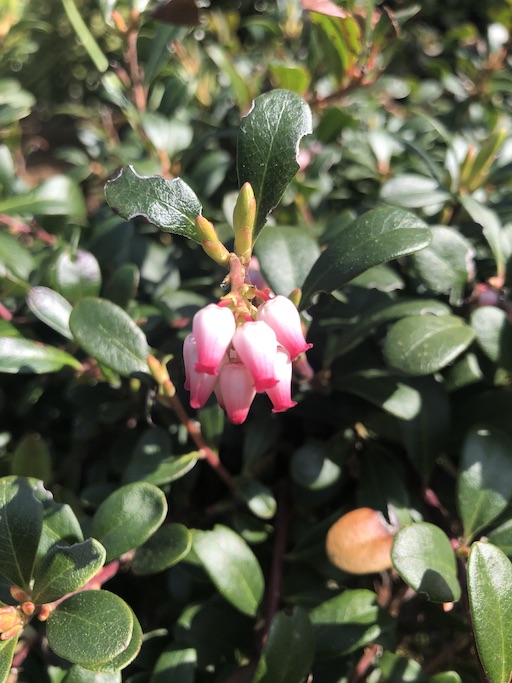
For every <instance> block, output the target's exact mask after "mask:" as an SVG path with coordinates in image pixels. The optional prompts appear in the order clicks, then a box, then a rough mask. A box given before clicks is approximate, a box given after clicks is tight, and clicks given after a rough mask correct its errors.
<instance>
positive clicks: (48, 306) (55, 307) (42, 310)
mask: <svg viewBox="0 0 512 683" xmlns="http://www.w3.org/2000/svg"><path fill="white" fill-rule="evenodd" d="M27 306H28V307H29V308H30V310H31V311H32V313H33V314H34V315H35V316H36V317H37V318H39V320H41V322H43V323H45V324H46V325H48V326H49V327H51V328H52V330H55V331H56V332H58V333H59V334H62V336H63V337H67V339H73V335H72V334H71V330H70V329H69V316H70V315H71V311H72V310H73V307H72V306H71V304H70V303H69V301H67V300H66V299H65V298H64V297H63V296H61V295H60V294H59V293H58V292H55V291H54V290H53V289H50V288H49V287H32V289H31V290H30V292H29V293H28V294H27Z"/></svg>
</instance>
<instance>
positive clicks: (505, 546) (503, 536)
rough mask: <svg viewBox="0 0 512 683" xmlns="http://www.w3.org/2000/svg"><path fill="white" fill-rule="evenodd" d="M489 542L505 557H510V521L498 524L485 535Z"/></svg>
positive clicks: (511, 534) (511, 541)
mask: <svg viewBox="0 0 512 683" xmlns="http://www.w3.org/2000/svg"><path fill="white" fill-rule="evenodd" d="M487 537H488V539H489V542H490V543H492V544H493V545H497V546H498V548H499V549H500V550H502V551H503V552H504V553H505V555H506V556H507V557H512V519H507V521H506V522H503V524H500V525H499V526H497V527H496V528H495V529H493V530H492V531H491V532H490V533H489V534H487Z"/></svg>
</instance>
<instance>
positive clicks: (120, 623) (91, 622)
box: [46, 590, 133, 667]
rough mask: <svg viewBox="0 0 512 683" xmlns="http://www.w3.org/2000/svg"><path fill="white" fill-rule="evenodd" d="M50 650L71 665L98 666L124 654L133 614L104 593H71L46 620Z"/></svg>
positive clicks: (120, 602) (111, 595) (101, 591)
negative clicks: (71, 663)
mask: <svg viewBox="0 0 512 683" xmlns="http://www.w3.org/2000/svg"><path fill="white" fill-rule="evenodd" d="M46 633H47V636H48V643H49V645H50V647H51V648H52V650H53V651H54V652H55V653H56V654H58V655H59V657H64V659H67V660H68V661H70V662H73V663H74V664H81V665H84V666H85V667H87V664H88V663H89V664H91V663H92V664H101V663H103V662H108V661H109V660H112V659H114V658H115V657H117V656H118V655H119V654H121V653H122V652H124V651H125V650H126V648H127V647H128V645H129V644H130V641H131V639H132V633H133V613H132V611H131V609H130V608H129V607H128V605H127V604H126V603H125V602H124V601H123V600H121V598H119V597H118V596H117V595H114V594H113V593H109V592H108V591H104V590H95V591H83V592H81V593H75V595H71V596H70V597H69V598H66V600H64V601H63V602H61V603H60V604H59V605H58V606H57V608H56V609H55V611H54V612H53V614H52V615H51V616H50V617H49V619H48V621H47V628H46Z"/></svg>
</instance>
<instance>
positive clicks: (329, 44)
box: [311, 6, 362, 82]
mask: <svg viewBox="0 0 512 683" xmlns="http://www.w3.org/2000/svg"><path fill="white" fill-rule="evenodd" d="M342 12H343V14H342V16H340V15H337V16H328V14H327V13H324V12H323V11H322V6H320V8H319V11H318V12H312V14H311V20H312V22H313V23H314V25H315V26H317V27H318V28H319V30H320V37H319V43H320V45H321V46H322V49H323V51H324V53H325V56H326V61H327V63H328V65H329V67H330V71H331V73H332V74H333V76H334V77H335V78H337V79H338V80H339V81H340V82H341V81H342V79H343V76H344V75H346V74H348V73H350V70H351V68H352V67H353V66H354V64H355V62H356V61H357V58H358V56H359V55H360V53H361V50H362V44H361V29H360V27H359V25H358V23H357V22H356V20H355V19H354V17H353V16H352V15H351V14H349V12H347V11H345V10H342Z"/></svg>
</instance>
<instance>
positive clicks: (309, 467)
mask: <svg viewBox="0 0 512 683" xmlns="http://www.w3.org/2000/svg"><path fill="white" fill-rule="evenodd" d="M290 474H291V477H292V479H293V480H294V481H295V483H296V484H298V485H299V486H302V487H303V488H306V489H309V490H312V491H316V490H320V489H324V488H327V487H328V486H331V485H332V484H334V483H335V482H336V481H338V479H339V478H340V476H341V467H340V466H339V465H338V464H337V463H336V462H335V461H334V460H333V459H332V448H331V447H330V446H329V444H328V443H327V442H325V441H321V440H320V439H310V440H308V441H306V443H304V444H303V445H302V446H300V447H299V448H298V449H297V450H296V451H295V452H294V453H293V455H292V458H291V460H290Z"/></svg>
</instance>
